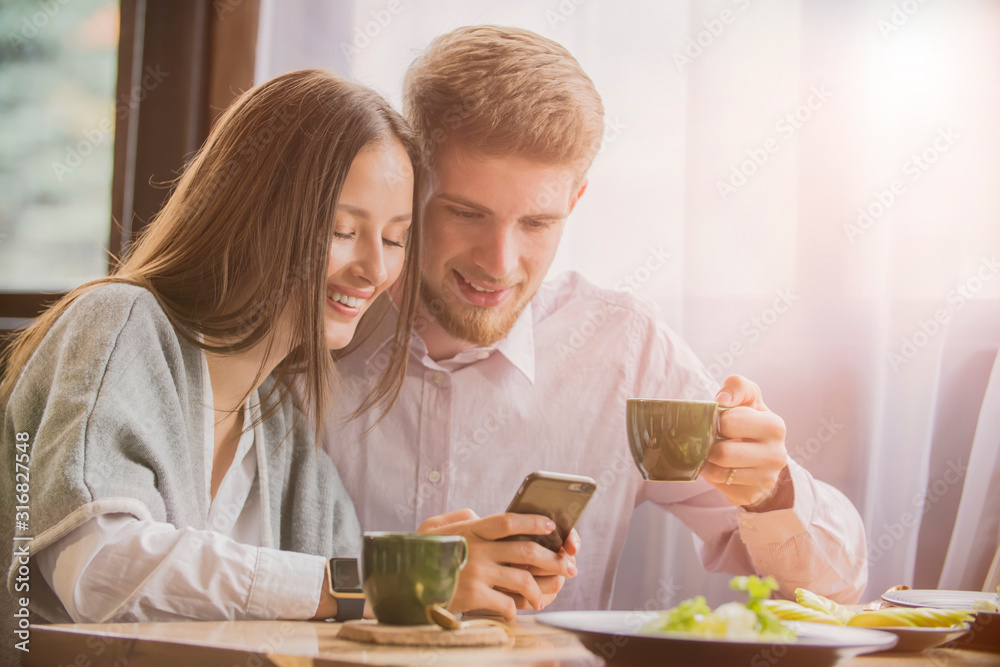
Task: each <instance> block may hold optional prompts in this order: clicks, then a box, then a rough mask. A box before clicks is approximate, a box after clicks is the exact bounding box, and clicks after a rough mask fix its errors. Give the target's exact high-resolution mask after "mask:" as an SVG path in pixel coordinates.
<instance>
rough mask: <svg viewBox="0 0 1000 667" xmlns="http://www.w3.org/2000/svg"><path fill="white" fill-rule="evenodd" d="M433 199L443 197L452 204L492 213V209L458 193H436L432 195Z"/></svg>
mask: <svg viewBox="0 0 1000 667" xmlns="http://www.w3.org/2000/svg"><path fill="white" fill-rule="evenodd" d="M434 199H444V200H446V201H450V202H452V203H453V204H458V205H459V206H465V207H467V208H471V209H475V210H476V211H479V212H480V213H485V214H486V215H493V211H491V210H490V209H488V208H487V207H485V206H483V205H482V204H477V203H476V202H474V201H472V200H471V199H466V198H465V197H462V196H460V195H449V194H446V193H445V194H437V195H434Z"/></svg>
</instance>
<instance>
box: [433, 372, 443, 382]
mask: <svg viewBox="0 0 1000 667" xmlns="http://www.w3.org/2000/svg"><path fill="white" fill-rule="evenodd" d="M442 383H444V373H442V372H441V371H438V372H436V373H434V384H442Z"/></svg>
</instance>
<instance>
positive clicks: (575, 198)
mask: <svg viewBox="0 0 1000 667" xmlns="http://www.w3.org/2000/svg"><path fill="white" fill-rule="evenodd" d="M588 182H589V181H588V180H587V179H586V178H585V179H583V183H581V184H580V189H579V190H577V191H576V194H575V195H573V198H572V199H570V200H569V211H570V213H572V212H573V209H574V208H575V207H576V203H577V202H578V201H580V197H582V196H583V193H584V192H586V191H587V183H588Z"/></svg>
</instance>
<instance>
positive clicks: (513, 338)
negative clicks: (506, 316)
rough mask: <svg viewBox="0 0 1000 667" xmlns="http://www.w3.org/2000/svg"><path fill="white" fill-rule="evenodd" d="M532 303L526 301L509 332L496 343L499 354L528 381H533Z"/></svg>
mask: <svg viewBox="0 0 1000 667" xmlns="http://www.w3.org/2000/svg"><path fill="white" fill-rule="evenodd" d="M531 309H532V305H531V302H530V301H529V302H528V305H527V307H525V309H524V310H522V311H521V314H520V316H518V318H517V322H515V323H514V326H513V327H512V328H511V330H510V332H509V333H508V334H507V335H506V336H504V337H503V338H502V339H501V340H500V342H499V343H497V345H496V349H497V351H498V352H500V354H502V355H503V356H505V357H507V361H509V362H510V363H512V364H513V365H514V368H516V369H517V370H519V371H521V373H523V374H524V377H526V378H528V382H530V383H531V384H534V383H535V318H534V316H533V315H532V310H531Z"/></svg>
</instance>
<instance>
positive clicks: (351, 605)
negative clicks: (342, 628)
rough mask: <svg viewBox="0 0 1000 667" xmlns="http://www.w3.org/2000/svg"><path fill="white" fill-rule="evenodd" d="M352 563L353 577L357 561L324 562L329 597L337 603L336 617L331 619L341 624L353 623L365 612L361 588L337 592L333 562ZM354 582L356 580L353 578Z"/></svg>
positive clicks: (339, 559) (330, 560)
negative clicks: (345, 622) (353, 568)
mask: <svg viewBox="0 0 1000 667" xmlns="http://www.w3.org/2000/svg"><path fill="white" fill-rule="evenodd" d="M348 560H349V561H352V564H353V565H354V567H355V576H356V569H357V561H356V560H355V559H353V558H351V559H348V558H331V559H329V560H327V561H326V574H327V579H328V580H329V582H330V583H329V587H330V588H329V590H330V595H331V596H333V598H334V599H335V600H336V601H337V615H336V616H334V617H333V620H335V621H336V622H338V623H343V622H344V621H354V620H357V619H359V618H361V617H363V616H364V612H365V594H364V592H363V591H362V590H361V586H357V587H356V588H355V587H351V588H350V589H347V590H340V591H338V590H337V585H336V582H335V576H336V575H335V574H334V573H335V572H336V571H337V570H336V568H335V567H334V561H348ZM355 581H357V579H356V578H355Z"/></svg>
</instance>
